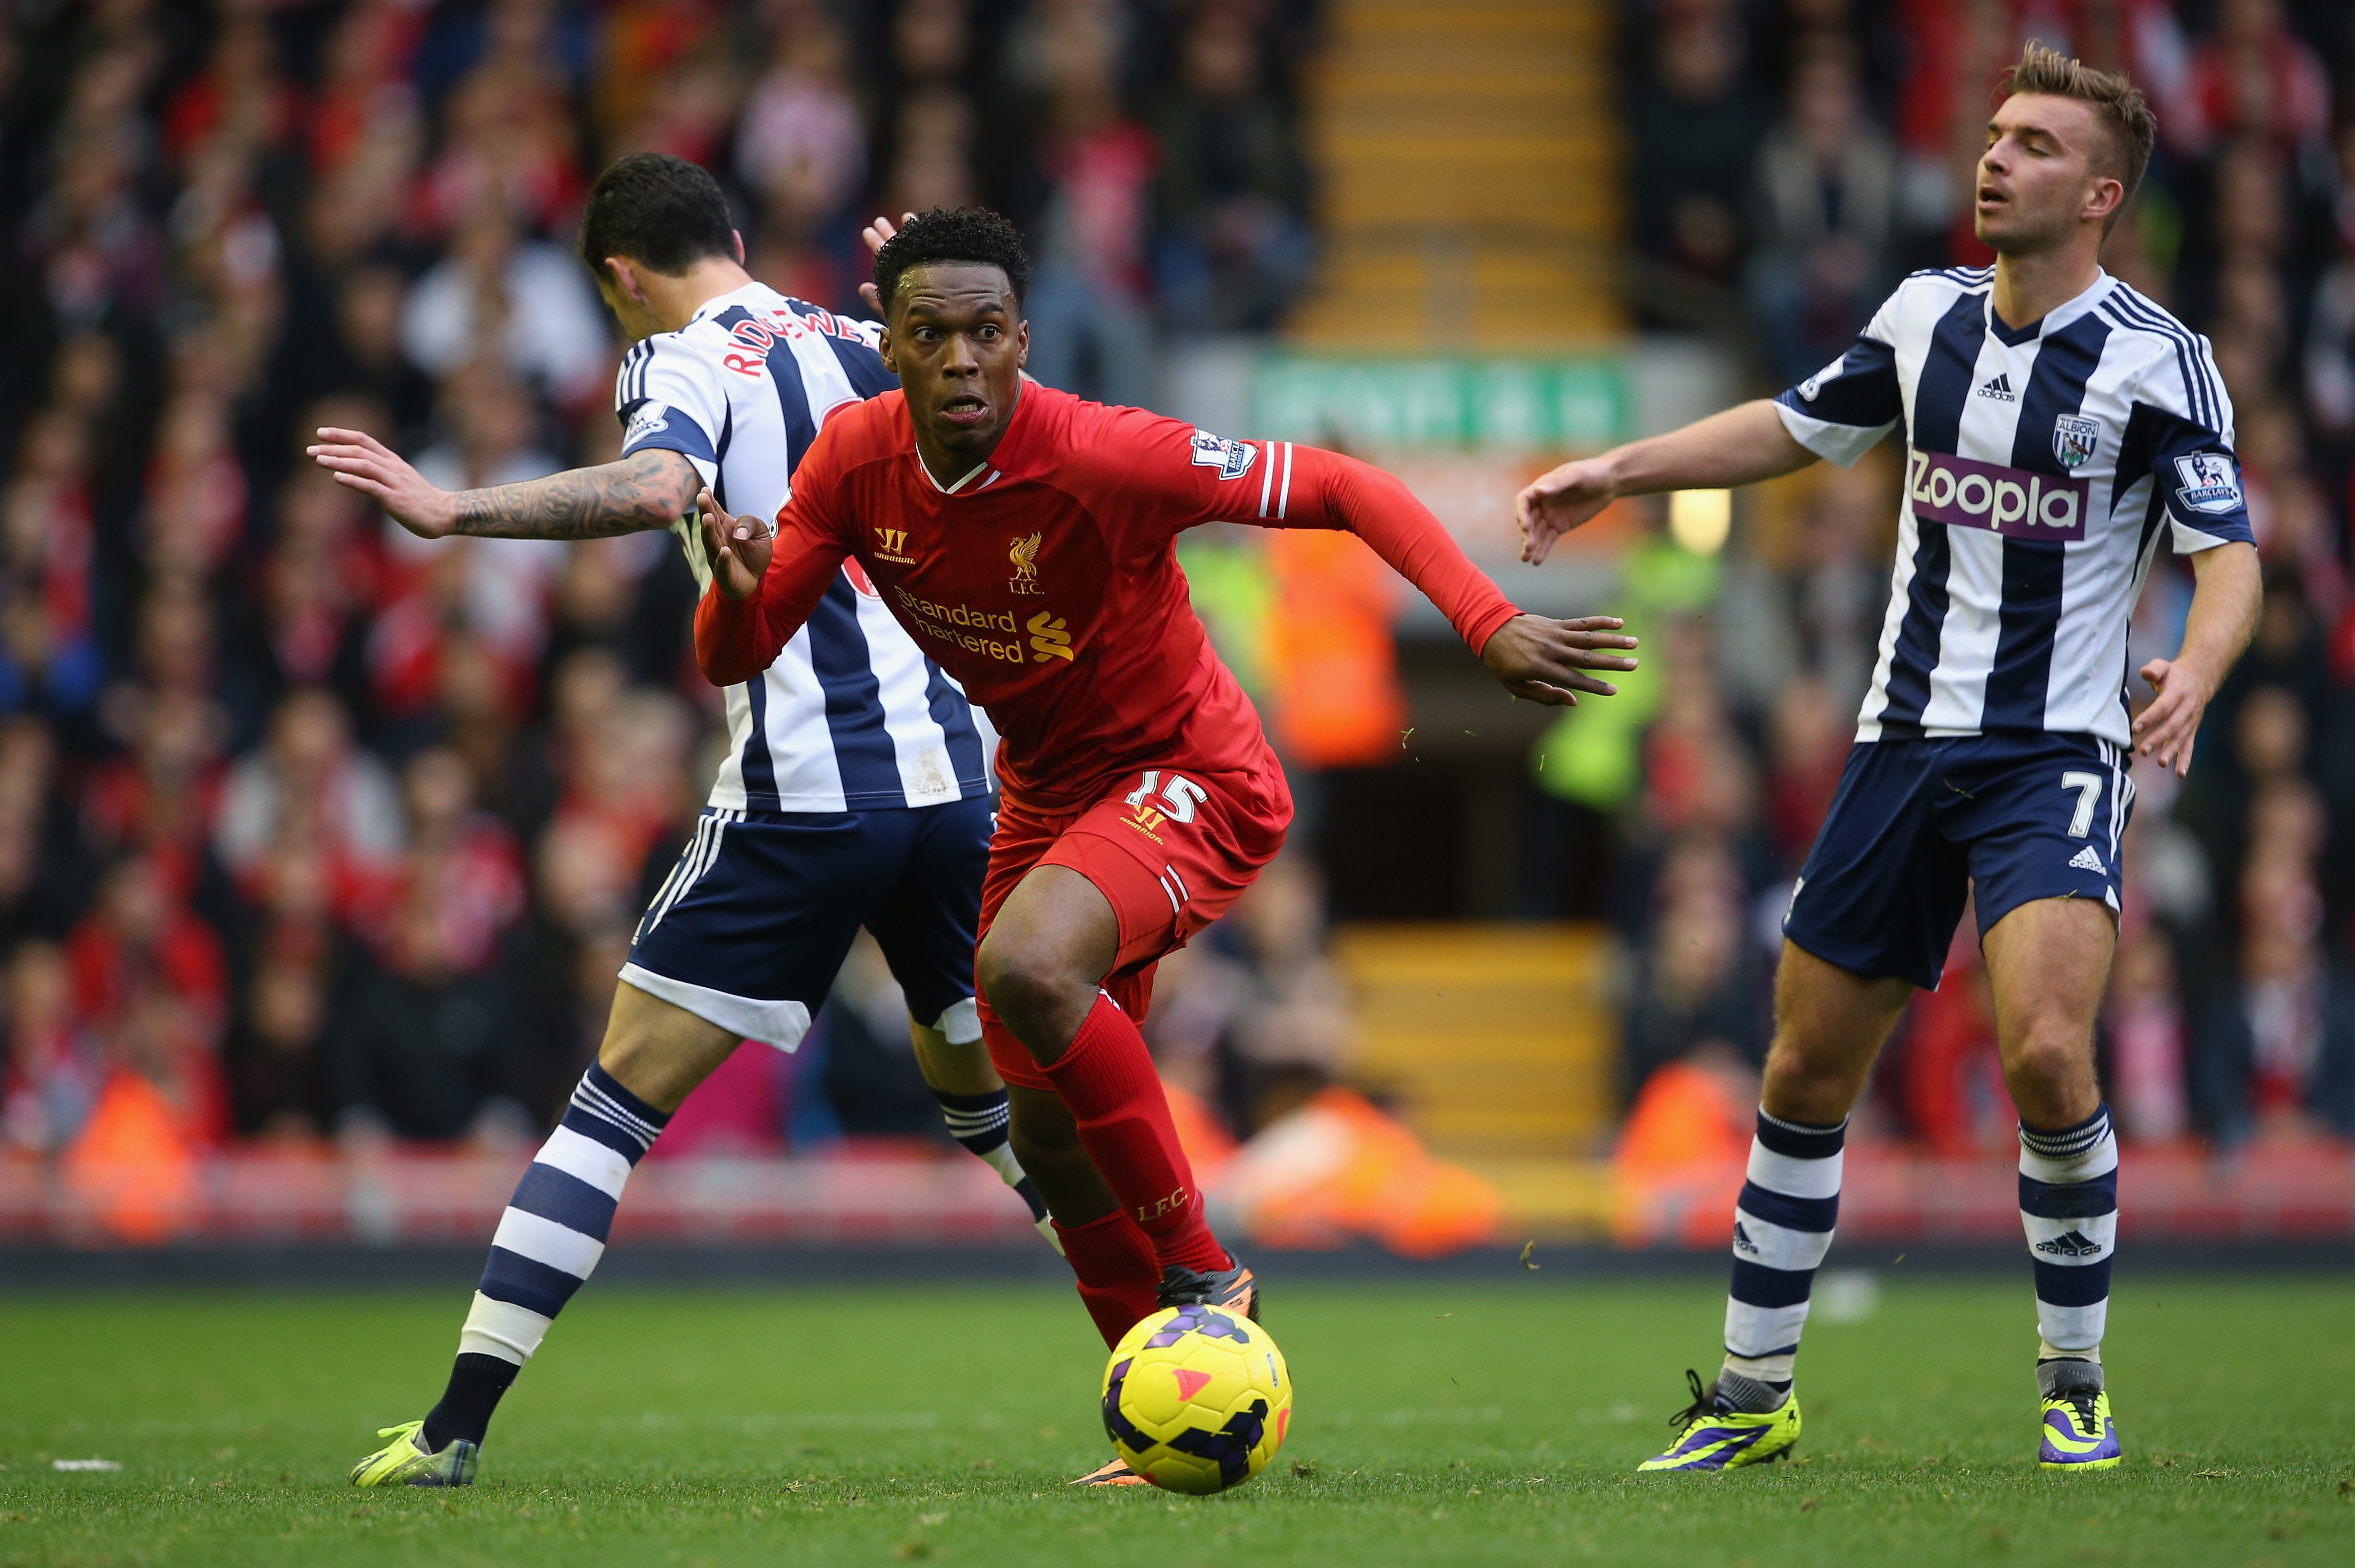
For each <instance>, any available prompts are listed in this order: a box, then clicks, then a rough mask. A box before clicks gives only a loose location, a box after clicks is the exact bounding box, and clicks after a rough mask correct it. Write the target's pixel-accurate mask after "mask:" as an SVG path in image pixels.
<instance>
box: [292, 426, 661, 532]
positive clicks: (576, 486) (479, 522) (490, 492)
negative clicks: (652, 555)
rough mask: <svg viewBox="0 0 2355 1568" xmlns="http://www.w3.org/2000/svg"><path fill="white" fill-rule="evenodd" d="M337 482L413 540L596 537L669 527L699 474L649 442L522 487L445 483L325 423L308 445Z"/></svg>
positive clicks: (364, 435) (360, 435)
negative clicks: (372, 503)
mask: <svg viewBox="0 0 2355 1568" xmlns="http://www.w3.org/2000/svg"><path fill="white" fill-rule="evenodd" d="M305 450H306V451H308V453H310V455H311V456H312V458H314V460H315V461H316V462H317V463H318V464H319V466H320V467H322V468H325V469H327V470H328V471H329V472H331V473H333V474H334V475H335V476H336V483H337V484H339V485H347V486H349V487H350V488H352V489H354V490H357V491H360V492H361V493H363V494H365V495H368V496H374V497H375V498H376V502H377V504H378V506H380V507H383V508H384V509H385V511H386V513H387V514H388V515H389V516H390V517H391V518H392V520H393V521H395V522H397V523H399V524H400V526H401V527H402V528H407V529H408V530H409V531H410V533H412V534H415V535H416V536H417V537H418V538H420V539H442V538H444V537H446V536H448V535H451V534H466V535H471V536H473V537H474V538H477V539H605V538H609V537H611V536H613V535H614V534H634V533H638V532H641V531H643V530H645V529H648V528H668V527H670V526H671V524H672V523H673V522H674V521H676V520H677V519H678V518H680V517H685V516H687V512H688V511H689V510H690V509H692V508H693V507H694V505H695V493H696V491H697V490H698V489H699V488H701V487H702V485H703V480H702V476H701V475H698V474H697V473H696V471H695V464H693V463H691V462H689V461H688V460H687V457H686V456H685V455H684V454H683V453H677V452H670V451H666V450H663V449H660V448H655V447H648V448H646V449H645V450H643V451H640V452H634V453H631V454H630V455H629V456H627V457H624V458H623V459H622V460H621V461H620V462H618V463H607V464H601V465H600V466H598V467H595V468H573V469H568V470H566V471H565V472H564V473H562V474H551V475H549V476H548V477H547V478H545V479H532V480H527V481H526V482H525V483H523V484H520V485H490V486H488V487H486V488H484V489H480V490H444V489H442V488H441V487H440V486H438V485H432V484H429V483H428V482H427V481H426V478H425V476H424V475H421V474H420V473H418V472H417V470H416V469H415V468H413V467H411V466H410V464H408V463H407V462H406V461H404V460H403V459H402V458H401V457H400V455H399V454H398V453H394V452H393V451H392V450H391V449H390V448H389V447H388V446H386V445H385V444H384V443H382V442H380V441H378V440H377V439H376V437H374V436H372V435H370V434H368V432H366V431H357V430H336V429H333V428H323V429H322V430H321V431H320V432H319V443H318V444H317V445H315V446H312V447H309V448H306V449H305Z"/></svg>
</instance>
